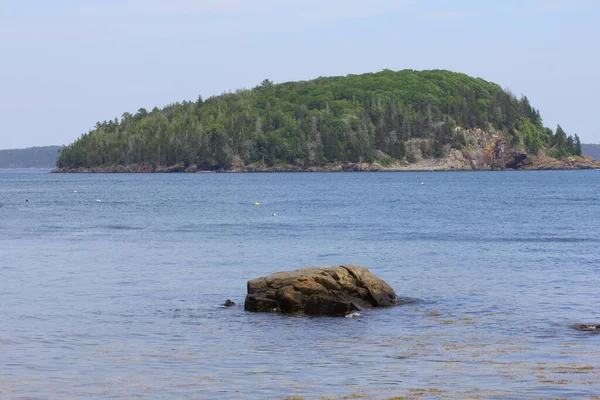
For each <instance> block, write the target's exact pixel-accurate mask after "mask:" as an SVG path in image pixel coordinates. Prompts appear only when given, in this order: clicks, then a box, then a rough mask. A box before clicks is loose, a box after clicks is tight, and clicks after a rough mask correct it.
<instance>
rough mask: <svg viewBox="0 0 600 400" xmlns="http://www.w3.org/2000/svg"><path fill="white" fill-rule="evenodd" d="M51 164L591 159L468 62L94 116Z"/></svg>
mask: <svg viewBox="0 0 600 400" xmlns="http://www.w3.org/2000/svg"><path fill="white" fill-rule="evenodd" d="M57 167H58V168H57V169H56V170H55V171H57V172H182V171H187V172H195V171H199V170H203V171H250V172H251V171H321V170H325V171H337V170H357V171H359V170H411V169H413V170H492V169H493V170H496V169H507V168H512V169H522V168H529V169H565V168H598V164H595V163H594V161H593V160H592V159H590V158H585V157H583V156H582V150H581V143H580V140H579V137H578V136H577V135H568V134H567V133H566V132H565V131H564V130H563V129H562V128H561V127H560V126H558V127H557V128H556V130H555V131H553V130H552V129H550V128H547V127H545V126H544V124H543V121H542V118H541V116H540V113H539V112H538V110H536V109H535V108H534V107H533V106H532V105H531V104H530V103H529V100H528V99H527V97H525V96H521V97H516V96H515V95H513V94H512V93H510V92H509V91H507V90H503V89H502V88H501V87H500V86H499V85H498V84H496V83H492V82H487V81H485V80H483V79H480V78H472V77H469V76H467V75H465V74H461V73H456V72H450V71H443V70H432V71H413V70H403V71H398V72H395V71H391V70H384V71H381V72H378V73H367V74H362V75H348V76H345V77H321V78H317V79H314V80H311V81H299V82H287V83H281V84H274V83H273V82H271V81H269V80H264V81H263V82H262V83H261V84H260V85H258V86H256V87H255V88H253V89H244V90H237V91H235V92H233V93H223V94H221V95H219V96H213V97H210V98H207V99H202V97H199V98H198V99H197V100H196V101H184V102H182V103H175V104H171V105H168V106H166V107H164V108H162V109H159V108H156V107H155V108H154V109H152V110H151V111H148V110H146V109H144V108H141V109H139V110H138V111H137V113H135V114H130V113H124V114H123V115H122V116H121V118H115V119H114V120H110V121H103V122H98V123H97V124H96V126H95V127H94V129H93V130H90V131H89V132H88V133H85V134H83V135H81V137H80V138H79V139H77V140H76V141H75V142H74V143H72V144H71V145H69V146H66V147H64V148H63V149H62V151H61V153H60V156H59V158H58V161H57Z"/></svg>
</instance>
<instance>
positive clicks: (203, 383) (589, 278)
mask: <svg viewBox="0 0 600 400" xmlns="http://www.w3.org/2000/svg"><path fill="white" fill-rule="evenodd" d="M255 202H259V203H260V205H258V206H257V205H255ZM274 214H276V215H274ZM599 247H600V171H552V172H550V171H547V172H541V171H539V172H538V171H535V172H533V171H532V172H473V173H470V172H457V173H451V172H448V173H306V174H304V173H297V174H202V173H200V174H170V175H169V174H164V175H161V174H131V175H130V174H123V175H110V174H96V175H85V174H82V175H78V174H74V175H71V174H67V175H62V174H61V175H57V174H49V173H45V172H22V171H2V172H0V398H2V399H4V398H6V399H74V398H105V399H123V398H156V399H165V398H192V399H221V398H222V399H235V398H240V399H246V398H248V399H280V398H286V397H300V398H305V399H317V398H332V399H336V398H342V397H343V396H351V397H352V396H353V397H359V396H363V398H369V399H371V398H373V399H387V398H390V397H394V396H407V397H408V398H456V399H463V398H485V399H487V398H532V399H539V398H578V399H579V398H590V399H592V398H594V399H595V398H597V397H593V396H597V395H600V334H593V333H589V332H588V333H585V332H579V331H576V330H574V329H572V328H571V327H570V326H571V325H572V324H573V323H578V322H595V323H600V311H599V309H598V305H599V304H600V290H599V288H600V250H599ZM343 263H352V264H358V265H362V266H365V267H367V268H369V269H371V271H373V272H374V273H375V274H377V275H378V276H380V277H381V278H383V279H385V280H386V281H387V282H388V283H389V284H390V285H391V286H392V287H394V289H395V290H396V292H397V293H398V295H399V296H402V297H405V298H406V300H407V301H408V303H407V304H404V305H402V306H398V307H394V308H389V309H381V310H369V311H363V312H361V313H360V316H358V317H357V318H352V319H350V318H309V317H303V316H286V315H277V314H253V313H246V312H244V310H243V302H244V297H245V291H246V282H247V280H249V279H252V278H255V277H258V276H264V275H267V274H270V273H273V272H276V271H281V270H290V269H296V268H301V267H306V266H314V265H339V264H343ZM226 299H231V300H233V301H235V302H236V303H237V305H236V306H234V307H232V308H225V307H223V306H222V304H223V302H224V301H225V300H226Z"/></svg>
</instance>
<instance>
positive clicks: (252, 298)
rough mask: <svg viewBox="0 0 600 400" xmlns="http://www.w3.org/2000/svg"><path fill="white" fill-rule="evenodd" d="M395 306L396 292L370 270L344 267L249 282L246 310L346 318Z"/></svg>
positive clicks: (307, 271)
mask: <svg viewBox="0 0 600 400" xmlns="http://www.w3.org/2000/svg"><path fill="white" fill-rule="evenodd" d="M396 303H397V298H396V293H394V290H393V289H392V288H391V287H390V286H389V285H388V284H387V283H385V282H384V281H383V280H381V279H379V278H378V277H377V276H375V275H374V274H373V273H371V272H370V271H369V270H368V269H366V268H363V267H359V266H356V265H341V266H339V267H312V268H303V269H299V270H296V271H290V272H277V273H275V274H272V275H269V276H267V277H261V278H257V279H253V280H251V281H248V295H247V296H246V302H245V304H244V309H245V310H246V311H256V312H270V311H280V312H284V313H300V312H303V313H305V314H308V315H332V316H343V315H345V314H347V313H349V312H351V311H354V310H360V309H362V308H372V307H390V306H393V305H395V304H396Z"/></svg>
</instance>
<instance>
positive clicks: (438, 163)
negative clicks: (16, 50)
mask: <svg viewBox="0 0 600 400" xmlns="http://www.w3.org/2000/svg"><path fill="white" fill-rule="evenodd" d="M471 161H472V160H469V159H467V158H464V157H457V156H456V154H451V155H450V156H449V157H446V158H444V159H441V160H440V159H425V160H421V161H418V162H416V163H413V164H401V163H395V164H389V165H382V164H380V163H377V162H374V163H346V164H329V165H323V166H300V165H274V166H266V165H237V166H230V167H227V168H222V169H202V168H198V167H197V166H196V165H194V164H192V165H190V166H187V167H186V166H184V165H182V164H179V165H174V166H169V167H166V166H160V165H159V166H154V165H151V164H132V165H111V166H101V167H93V168H56V169H53V170H52V171H51V172H53V173H206V172H221V173H249V172H407V171H414V172H427V171H503V170H582V169H600V162H598V161H596V160H594V159H593V158H590V157H570V158H567V159H564V160H558V159H555V158H550V157H527V156H525V157H523V158H522V159H519V156H517V157H515V158H514V159H513V160H509V161H508V162H506V163H497V162H496V163H493V164H491V165H477V164H476V163H473V162H471Z"/></svg>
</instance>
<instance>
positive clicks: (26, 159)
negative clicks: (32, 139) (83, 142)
mask: <svg viewBox="0 0 600 400" xmlns="http://www.w3.org/2000/svg"><path fill="white" fill-rule="evenodd" d="M60 148H61V147H60V146H42V147H28V148H26V149H10V150H0V169H46V168H53V167H55V166H56V160H57V159H58V152H59V150H60Z"/></svg>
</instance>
